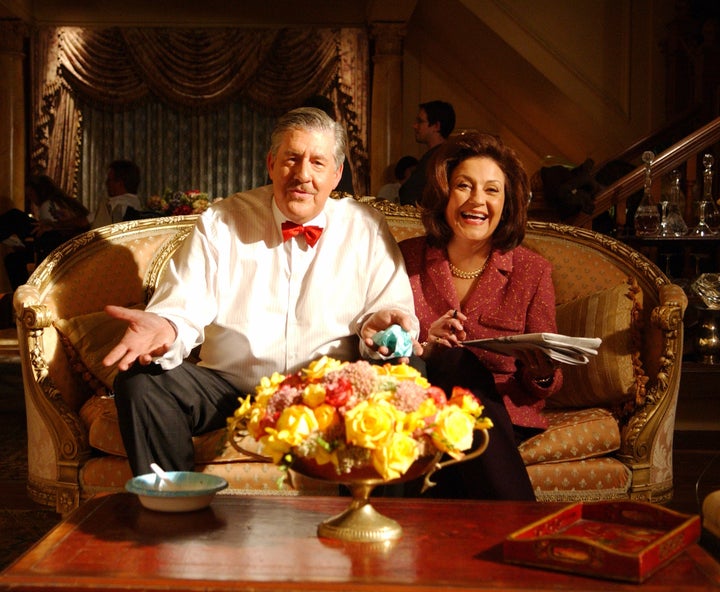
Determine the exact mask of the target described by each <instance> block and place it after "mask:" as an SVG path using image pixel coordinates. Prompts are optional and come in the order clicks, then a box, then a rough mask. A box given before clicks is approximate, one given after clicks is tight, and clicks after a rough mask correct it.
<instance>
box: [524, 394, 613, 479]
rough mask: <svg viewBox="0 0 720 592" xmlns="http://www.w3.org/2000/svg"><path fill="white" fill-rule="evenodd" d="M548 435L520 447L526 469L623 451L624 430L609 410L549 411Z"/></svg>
mask: <svg viewBox="0 0 720 592" xmlns="http://www.w3.org/2000/svg"><path fill="white" fill-rule="evenodd" d="M543 415H545V417H546V418H547V420H548V427H547V429H546V430H545V431H543V432H542V433H540V434H538V435H537V436H533V437H532V438H528V439H527V440H525V441H524V442H523V443H522V444H520V447H519V450H520V456H522V459H523V462H524V463H525V465H534V464H538V463H555V462H566V461H569V460H582V459H585V458H593V457H596V456H603V455H605V454H607V453H609V452H614V451H615V450H617V449H618V448H620V428H619V426H618V422H617V420H616V419H615V418H614V417H613V415H612V413H610V412H609V411H608V410H607V409H600V408H598V407H590V408H587V409H568V410H546V411H544V412H543Z"/></svg>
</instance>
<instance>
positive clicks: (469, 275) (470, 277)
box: [448, 255, 490, 280]
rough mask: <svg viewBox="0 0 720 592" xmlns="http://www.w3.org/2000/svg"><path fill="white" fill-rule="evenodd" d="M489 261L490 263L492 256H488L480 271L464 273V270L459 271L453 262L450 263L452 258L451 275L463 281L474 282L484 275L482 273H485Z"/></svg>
mask: <svg viewBox="0 0 720 592" xmlns="http://www.w3.org/2000/svg"><path fill="white" fill-rule="evenodd" d="M488 261H490V255H488V256H487V259H485V263H483V264H482V267H481V268H480V269H476V270H475V271H463V270H462V269H458V268H457V267H455V266H454V265H453V264H452V261H450V258H448V263H449V264H450V273H451V274H452V275H453V276H454V277H456V278H460V279H461V280H474V279H475V278H478V277H480V276H481V275H482V272H483V271H485V268H486V267H487V264H488Z"/></svg>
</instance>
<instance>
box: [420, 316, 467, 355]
mask: <svg viewBox="0 0 720 592" xmlns="http://www.w3.org/2000/svg"><path fill="white" fill-rule="evenodd" d="M465 321H467V317H466V316H465V315H464V314H463V313H461V312H460V311H459V310H457V309H455V308H452V309H450V310H449V311H447V312H446V313H445V314H444V315H443V316H441V317H440V318H439V319H437V320H436V321H434V322H433V324H432V325H430V328H429V329H428V334H427V342H426V344H423V345H424V349H425V351H426V352H427V351H428V350H432V348H433V347H435V346H437V345H442V346H445V347H462V343H461V342H462V341H465V339H466V338H467V333H465V327H464V326H463V323H464V322H465Z"/></svg>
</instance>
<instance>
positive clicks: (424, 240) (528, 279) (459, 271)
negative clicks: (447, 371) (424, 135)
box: [400, 132, 562, 495]
mask: <svg viewBox="0 0 720 592" xmlns="http://www.w3.org/2000/svg"><path fill="white" fill-rule="evenodd" d="M528 195H529V181H528V176H527V174H526V173H525V170H524V169H523V167H522V164H521V163H520V161H519V159H518V158H517V156H516V154H515V152H514V151H513V150H512V149H510V148H509V147H507V146H505V145H504V144H503V143H502V142H501V141H500V140H499V139H497V138H496V137H495V136H492V135H488V134H481V133H478V132H467V133H463V134H459V135H456V136H452V137H451V138H450V139H448V140H447V141H446V142H445V143H444V144H442V145H441V146H440V148H439V149H438V151H437V152H436V154H435V155H434V156H433V158H432V159H431V161H430V163H429V170H428V185H427V187H426V190H425V193H424V196H423V206H424V211H423V224H424V226H425V229H426V231H427V236H424V237H417V238H412V239H408V240H406V241H403V242H402V243H400V248H401V250H402V253H403V257H404V258H405V263H406V266H407V270H408V274H409V276H410V282H411V285H412V287H413V294H414V298H415V310H416V314H417V316H418V318H419V319H420V325H421V327H420V339H421V340H422V341H425V342H427V347H426V348H425V350H426V351H425V352H424V353H423V356H424V357H425V358H426V360H427V364H428V375H429V376H432V372H433V367H434V366H435V365H436V363H439V362H437V360H439V359H442V357H443V356H444V355H445V354H446V353H447V351H448V350H453V349H456V350H461V351H462V350H466V351H468V350H469V351H472V354H474V357H475V358H476V360H477V361H479V362H481V366H484V368H486V369H487V370H489V371H490V372H491V373H492V375H493V378H494V383H495V386H496V387H497V390H498V393H497V394H496V395H495V396H496V398H497V399H498V400H501V401H502V404H501V405H500V411H499V413H501V414H502V415H503V416H504V417H505V418H507V419H508V425H510V424H511V425H512V427H510V428H509V431H512V432H514V437H515V441H516V442H517V443H520V442H522V441H523V440H525V439H527V438H528V437H530V436H532V435H535V434H537V433H538V432H541V431H542V430H543V429H544V428H545V427H546V426H547V423H546V420H545V418H544V417H543V416H542V415H541V413H540V411H541V410H542V408H543V407H544V404H545V403H544V401H545V399H546V398H547V397H549V396H550V395H551V394H553V393H555V392H556V391H557V390H558V389H559V388H560V386H562V374H561V372H560V369H559V368H557V367H555V364H554V363H553V362H552V360H550V359H549V358H548V357H547V356H544V355H542V354H537V353H535V352H533V353H523V352H518V354H517V356H516V357H513V356H501V355H497V354H494V353H490V352H485V351H482V350H480V349H472V348H467V347H462V348H461V347H460V346H461V342H463V341H465V340H469V339H482V338H487V337H497V336H500V335H513V334H521V333H542V332H547V333H556V332H557V325H556V321H555V292H554V288H553V284H552V277H551V268H550V263H549V262H548V261H547V260H545V259H544V258H543V257H541V256H540V255H538V254H537V253H534V252H532V251H530V250H529V249H527V248H525V247H522V246H520V243H521V242H522V240H523V238H524V235H525V223H526V220H527V206H528ZM443 363H444V362H443ZM478 379H480V378H478ZM506 452H507V454H508V456H507V457H506V458H505V461H507V460H508V459H510V460H513V459H514V456H513V455H512V453H511V448H510V447H508V449H507V451H506ZM493 456H497V454H494V453H493V451H489V453H488V454H487V455H486V458H485V459H483V462H485V461H486V459H489V458H490V457H493ZM461 470H462V471H464V472H468V471H469V472H472V471H475V470H477V469H476V467H473V466H472V465H467V466H466V467H463V468H462V469H461ZM497 470H498V471H506V470H507V469H503V468H502V467H499V466H498V467H497ZM518 471H520V472H524V469H523V468H522V467H520V468H519V469H518ZM468 481H469V482H472V479H470V478H468ZM468 494H469V495H473V494H474V492H472V491H469V492H468Z"/></svg>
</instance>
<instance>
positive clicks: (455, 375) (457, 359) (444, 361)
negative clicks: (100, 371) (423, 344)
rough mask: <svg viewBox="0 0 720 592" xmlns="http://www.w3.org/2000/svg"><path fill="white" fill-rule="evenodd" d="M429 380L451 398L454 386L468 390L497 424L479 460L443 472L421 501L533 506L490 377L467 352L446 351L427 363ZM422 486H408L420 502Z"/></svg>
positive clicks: (504, 411) (506, 416)
mask: <svg viewBox="0 0 720 592" xmlns="http://www.w3.org/2000/svg"><path fill="white" fill-rule="evenodd" d="M427 378H428V380H429V381H430V383H431V384H433V385H435V386H439V387H440V388H442V389H443V390H444V391H445V393H446V394H447V396H448V398H449V397H450V396H451V394H452V387H453V386H460V387H464V388H467V389H468V390H470V391H471V392H472V393H473V394H474V395H475V397H476V398H477V399H478V400H479V401H480V402H481V403H482V404H483V405H484V409H483V415H484V416H485V417H488V418H490V419H491V420H492V422H493V427H492V428H490V430H488V434H489V436H490V439H489V443H488V447H487V449H486V450H485V452H484V453H483V454H481V455H480V456H478V457H477V458H475V459H472V460H469V461H466V462H463V463H460V464H456V465H452V466H449V467H447V468H444V469H442V470H440V471H438V472H437V473H435V474H434V475H433V476H432V481H433V482H435V483H436V486H435V487H432V488H431V489H429V490H427V491H426V492H425V493H424V494H422V495H423V497H433V498H447V499H494V500H528V501H535V494H534V493H533V489H532V485H531V483H530V478H529V477H528V474H527V470H526V469H525V463H524V462H523V460H522V457H521V456H520V452H519V451H518V447H517V442H516V437H515V433H514V430H513V425H512V422H511V421H510V415H509V414H508V412H507V409H506V408H505V404H504V403H503V401H502V397H501V396H500V394H499V393H498V391H497V388H496V387H495V381H494V379H493V375H492V373H491V372H490V371H489V370H488V369H487V368H485V366H483V364H482V363H481V362H480V360H478V358H477V357H476V356H475V355H474V354H473V353H472V352H471V351H469V350H467V349H464V348H445V349H443V350H441V351H439V352H437V354H433V356H432V357H431V358H430V359H429V360H428V362H427ZM421 486H422V480H416V481H414V482H412V483H409V484H406V487H405V495H408V496H420V495H421V493H420V490H421Z"/></svg>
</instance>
